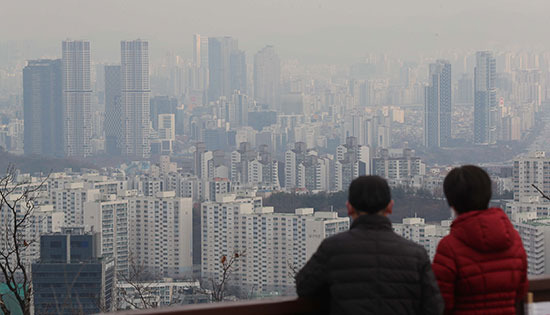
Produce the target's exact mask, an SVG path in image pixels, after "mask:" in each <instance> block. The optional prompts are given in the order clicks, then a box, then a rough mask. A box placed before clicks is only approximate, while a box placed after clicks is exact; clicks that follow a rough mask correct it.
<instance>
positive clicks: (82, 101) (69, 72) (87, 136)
mask: <svg viewBox="0 0 550 315" xmlns="http://www.w3.org/2000/svg"><path fill="white" fill-rule="evenodd" d="M62 64H63V66H62V67H63V69H62V81H63V85H62V86H63V88H62V91H63V140H64V141H63V142H64V148H65V155H66V156H70V157H86V156H88V155H90V154H91V145H90V140H91V138H92V116H91V109H90V107H91V96H92V88H91V83H90V42H89V41H83V40H75V41H73V40H66V41H63V44H62Z"/></svg>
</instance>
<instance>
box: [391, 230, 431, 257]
mask: <svg viewBox="0 0 550 315" xmlns="http://www.w3.org/2000/svg"><path fill="white" fill-rule="evenodd" d="M396 242H398V243H399V246H400V247H401V248H402V249H403V251H404V252H407V253H410V254H413V255H419V256H424V254H426V253H427V252H426V249H425V248H424V246H422V245H420V244H418V243H415V242H413V241H411V240H408V239H406V238H404V237H403V236H401V235H398V234H396Z"/></svg>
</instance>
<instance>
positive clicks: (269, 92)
mask: <svg viewBox="0 0 550 315" xmlns="http://www.w3.org/2000/svg"><path fill="white" fill-rule="evenodd" d="M280 96H281V60H280V59H279V56H278V55H277V52H276V51H275V48H274V47H273V46H266V47H264V48H262V49H261V50H260V51H259V52H258V53H257V54H256V55H255V56H254V98H255V99H256V101H257V102H258V103H260V104H265V105H267V106H268V108H270V109H279V108H280V104H279V102H280Z"/></svg>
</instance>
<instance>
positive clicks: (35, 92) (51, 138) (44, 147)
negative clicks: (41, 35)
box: [23, 59, 64, 156]
mask: <svg viewBox="0 0 550 315" xmlns="http://www.w3.org/2000/svg"><path fill="white" fill-rule="evenodd" d="M61 84H62V79H61V60H60V59H56V60H29V62H28V64H27V66H26V67H25V68H24V69H23V104H24V105H23V114H24V119H25V122H26V125H25V130H24V146H25V147H24V148H25V154H38V155H46V156H63V155H64V152H63V98H62V96H61Z"/></svg>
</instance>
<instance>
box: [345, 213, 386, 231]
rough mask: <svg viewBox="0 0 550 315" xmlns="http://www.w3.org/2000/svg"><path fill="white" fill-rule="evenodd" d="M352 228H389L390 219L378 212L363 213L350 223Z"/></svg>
mask: <svg viewBox="0 0 550 315" xmlns="http://www.w3.org/2000/svg"><path fill="white" fill-rule="evenodd" d="M354 228H362V229H380V230H391V221H390V219H388V218H387V217H385V216H382V215H379V214H363V215H360V216H359V217H357V219H355V220H353V222H352V223H351V229H354Z"/></svg>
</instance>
